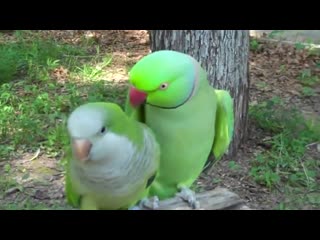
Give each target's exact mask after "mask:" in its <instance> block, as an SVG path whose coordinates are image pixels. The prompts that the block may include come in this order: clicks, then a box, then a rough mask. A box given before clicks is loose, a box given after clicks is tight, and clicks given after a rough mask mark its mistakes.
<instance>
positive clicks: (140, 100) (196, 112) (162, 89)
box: [125, 50, 234, 208]
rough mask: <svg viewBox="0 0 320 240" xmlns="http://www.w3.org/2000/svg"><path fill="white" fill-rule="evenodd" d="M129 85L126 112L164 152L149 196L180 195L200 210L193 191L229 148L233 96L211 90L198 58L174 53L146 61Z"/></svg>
mask: <svg viewBox="0 0 320 240" xmlns="http://www.w3.org/2000/svg"><path fill="white" fill-rule="evenodd" d="M129 83H130V89H129V92H128V95H127V101H126V107H125V111H126V113H127V114H128V115H129V116H130V117H132V118H133V119H136V120H138V121H141V122H144V123H145V124H146V125H147V126H148V127H150V128H151V130H152V131H153V132H154V134H155V136H156V140H157V141H158V143H159V144H160V149H161V156H160V167H159V171H158V174H157V177H156V179H155V180H154V182H153V183H152V184H151V188H150V194H149V196H157V197H158V198H159V199H160V200H161V199H167V198H171V197H173V196H174V195H178V196H180V197H181V198H182V199H184V200H185V201H188V203H189V204H190V205H191V206H192V207H193V208H199V207H200V205H199V202H198V201H197V200H196V198H195V193H194V192H193V191H191V189H190V186H191V185H192V184H193V183H194V182H195V180H196V179H197V178H198V177H199V175H200V174H201V172H202V171H203V170H204V168H205V167H206V166H207V165H208V164H210V162H212V154H213V156H214V157H215V159H220V158H221V157H222V155H223V154H224V153H225V152H226V151H227V149H228V147H229V144H230V142H231V140H232V135H233V129H234V113H233V99H232V97H231V95H230V94H229V92H227V91H225V90H217V89H214V88H212V87H211V86H210V84H209V82H208V80H207V74H206V72H205V70H204V69H203V68H202V67H201V65H200V64H199V63H198V62H197V61H196V60H195V59H194V58H193V57H191V56H189V55H187V54H184V53H181V52H177V51H171V50H161V51H156V52H153V53H151V54H149V55H147V56H145V57H143V58H142V59H141V60H140V61H138V62H137V63H136V64H135V65H134V66H133V67H132V69H131V71H130V72H129ZM209 157H210V158H209ZM209 159H211V161H209Z"/></svg>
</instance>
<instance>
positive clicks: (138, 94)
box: [129, 86, 147, 107]
mask: <svg viewBox="0 0 320 240" xmlns="http://www.w3.org/2000/svg"><path fill="white" fill-rule="evenodd" d="M129 96H130V103H131V105H132V106H133V107H137V106H139V105H141V104H142V103H143V102H144V101H145V100H146V98H147V94H146V93H145V92H142V91H139V90H138V89H136V88H135V87H133V86H131V88H130V92H129Z"/></svg>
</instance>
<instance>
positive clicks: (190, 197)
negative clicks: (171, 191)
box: [176, 187, 200, 209]
mask: <svg viewBox="0 0 320 240" xmlns="http://www.w3.org/2000/svg"><path fill="white" fill-rule="evenodd" d="M176 196H178V197H180V198H182V199H183V200H184V201H187V202H188V203H189V205H190V207H192V208H193V209H199V208H200V202H199V201H197V199H196V194H195V193H194V192H193V191H192V190H191V189H189V188H186V187H180V192H178V193H177V194H176Z"/></svg>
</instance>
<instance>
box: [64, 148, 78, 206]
mask: <svg viewBox="0 0 320 240" xmlns="http://www.w3.org/2000/svg"><path fill="white" fill-rule="evenodd" d="M71 157H72V154H71V149H68V150H66V157H65V159H66V163H67V164H66V176H65V177H66V181H65V184H66V186H65V189H66V190H65V191H66V197H67V201H68V203H69V204H70V205H72V206H73V207H79V204H80V198H81V196H80V195H79V194H77V192H75V191H74V190H73V188H72V184H71V176H70V161H71Z"/></svg>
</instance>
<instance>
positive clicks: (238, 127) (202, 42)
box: [149, 30, 249, 157]
mask: <svg viewBox="0 0 320 240" xmlns="http://www.w3.org/2000/svg"><path fill="white" fill-rule="evenodd" d="M149 34H150V42H151V50H152V51H156V50H162V49H169V50H176V51H180V52H184V53H187V54H190V55H191V56H193V57H194V58H195V59H197V60H198V61H199V62H200V63H201V65H202V66H203V67H204V69H206V71H207V73H208V80H209V82H210V84H211V85H212V86H214V87H215V88H220V89H227V90H230V92H231V95H232V97H233V98H234V104H235V105H234V106H235V107H234V111H235V118H236V120H235V127H234V133H235V134H234V138H233V141H232V143H231V145H230V148H229V152H228V157H233V156H234V154H235V153H236V152H237V149H238V147H239V145H240V143H241V142H242V141H243V140H244V138H245V136H246V129H247V126H246V122H247V111H248V100H249V99H248V98H249V92H248V90H249V69H248V68H249V67H248V66H249V58H248V57H249V30H151V31H149Z"/></svg>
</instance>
